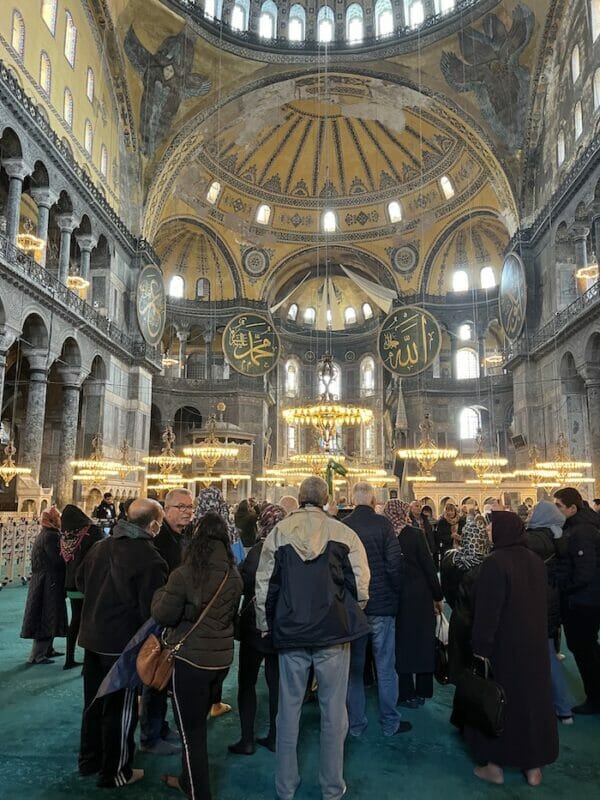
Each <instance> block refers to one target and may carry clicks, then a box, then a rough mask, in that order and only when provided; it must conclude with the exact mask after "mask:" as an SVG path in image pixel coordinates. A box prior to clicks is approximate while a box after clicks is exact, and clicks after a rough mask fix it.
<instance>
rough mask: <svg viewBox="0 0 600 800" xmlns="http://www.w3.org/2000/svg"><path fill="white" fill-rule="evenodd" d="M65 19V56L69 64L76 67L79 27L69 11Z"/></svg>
mask: <svg viewBox="0 0 600 800" xmlns="http://www.w3.org/2000/svg"><path fill="white" fill-rule="evenodd" d="M65 19H66V27H65V58H66V59H67V61H68V62H69V64H70V65H71V66H72V67H74V66H75V53H76V51H77V28H76V27H75V23H74V22H73V17H72V16H71V14H70V13H69V12H68V11H67V12H65Z"/></svg>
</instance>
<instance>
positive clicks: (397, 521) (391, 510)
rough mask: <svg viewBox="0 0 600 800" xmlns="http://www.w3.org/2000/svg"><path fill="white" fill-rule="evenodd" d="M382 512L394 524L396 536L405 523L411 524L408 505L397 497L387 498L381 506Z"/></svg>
mask: <svg viewBox="0 0 600 800" xmlns="http://www.w3.org/2000/svg"><path fill="white" fill-rule="evenodd" d="M383 513H384V516H386V517H387V518H388V519H389V521H390V522H391V523H392V525H393V526H394V532H395V534H396V536H398V534H399V533H400V531H401V530H403V529H404V528H405V527H406V526H407V525H411V524H412V523H411V520H410V518H409V506H408V503H405V502H404V500H398V499H397V498H394V499H393V500H388V501H387V503H386V504H385V505H384V507H383Z"/></svg>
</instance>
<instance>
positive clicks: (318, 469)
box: [289, 453, 346, 475]
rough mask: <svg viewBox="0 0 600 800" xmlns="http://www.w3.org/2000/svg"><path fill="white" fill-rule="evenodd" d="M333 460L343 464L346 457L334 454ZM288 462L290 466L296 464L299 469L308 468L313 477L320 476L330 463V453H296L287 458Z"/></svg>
mask: <svg viewBox="0 0 600 800" xmlns="http://www.w3.org/2000/svg"><path fill="white" fill-rule="evenodd" d="M335 460H336V461H337V462H338V464H343V463H344V461H345V460H346V456H345V455H343V454H342V453H336V454H335ZM289 461H290V463H291V464H298V465H299V466H300V468H302V467H309V468H310V469H312V471H313V472H314V473H315V475H320V474H321V473H322V472H323V470H324V469H325V467H326V466H327V464H329V462H330V461H331V453H296V454H295V455H293V456H290V457H289Z"/></svg>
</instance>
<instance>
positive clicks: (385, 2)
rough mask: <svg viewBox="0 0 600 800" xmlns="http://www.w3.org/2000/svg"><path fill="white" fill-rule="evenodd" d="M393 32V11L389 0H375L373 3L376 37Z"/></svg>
mask: <svg viewBox="0 0 600 800" xmlns="http://www.w3.org/2000/svg"><path fill="white" fill-rule="evenodd" d="M393 32H394V11H393V9H392V3H391V0H377V2H376V3H375V35H376V36H377V38H378V39H380V38H381V37H382V36H390V35H391V34H392V33H393Z"/></svg>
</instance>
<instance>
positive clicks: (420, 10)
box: [408, 0, 425, 28]
mask: <svg viewBox="0 0 600 800" xmlns="http://www.w3.org/2000/svg"><path fill="white" fill-rule="evenodd" d="M408 19H409V24H410V27H411V28H418V26H419V25H421V24H422V23H423V21H424V20H425V6H424V5H423V2H422V0H413V2H412V3H411V4H410V8H409V10H408Z"/></svg>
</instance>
